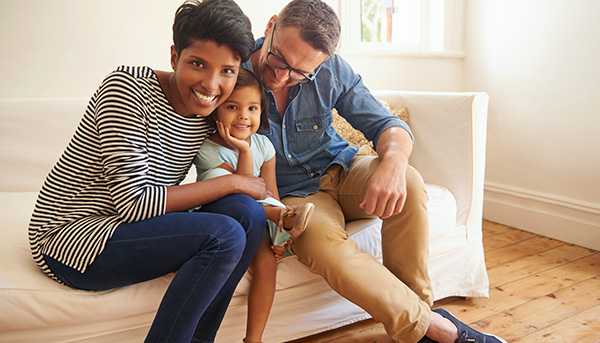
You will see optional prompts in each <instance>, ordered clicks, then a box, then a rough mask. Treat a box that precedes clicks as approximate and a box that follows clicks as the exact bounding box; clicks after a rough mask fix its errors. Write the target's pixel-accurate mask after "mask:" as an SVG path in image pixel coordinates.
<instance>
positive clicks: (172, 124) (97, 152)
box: [29, 66, 213, 282]
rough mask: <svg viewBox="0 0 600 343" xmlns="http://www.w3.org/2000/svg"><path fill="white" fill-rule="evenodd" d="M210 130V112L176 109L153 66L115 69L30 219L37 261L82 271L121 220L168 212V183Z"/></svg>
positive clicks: (183, 171)
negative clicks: (200, 113) (187, 113)
mask: <svg viewBox="0 0 600 343" xmlns="http://www.w3.org/2000/svg"><path fill="white" fill-rule="evenodd" d="M212 132H213V129H212V128H211V126H210V124H209V123H208V121H207V120H206V119H205V118H202V117H183V116H181V115H179V114H177V113H175V111H174V110H173V107H171V105H170V104H169V103H168V101H167V98H166V97H165V94H164V92H163V91H162V89H161V87H160V84H159V82H158V78H157V76H156V74H155V73H154V71H153V70H152V69H150V68H148V67H127V66H121V67H119V68H117V70H115V71H114V72H112V73H111V74H110V75H108V76H107V77H106V79H105V80H104V81H103V82H102V85H101V86H100V88H99V89H98V90H97V91H96V92H95V93H94V95H93V96H92V98H91V100H90V102H89V104H88V106H87V109H86V111H85V114H84V115H83V118H82V120H81V122H80V123H79V125H78V127H77V130H76V132H75V134H74V135H73V137H72V138H71V141H70V142H69V144H68V146H67V147H66V149H65V151H64V152H63V153H62V156H61V157H60V159H59V160H58V162H57V163H56V164H55V165H54V167H53V168H52V170H51V171H50V173H49V174H48V176H47V177H46V180H45V182H44V185H43V186H42V190H41V192H40V194H39V196H38V199H37V202H36V205H35V208H34V211H33V215H32V218H31V222H30V223H29V242H30V247H31V251H32V254H33V259H34V260H35V262H36V263H37V264H38V266H39V267H40V268H41V269H42V271H44V272H45V273H46V274H48V275H49V276H50V277H52V278H54V279H55V280H57V281H59V282H60V280H59V279H58V278H57V277H56V276H55V275H53V274H52V272H51V271H50V269H49V268H48V266H47V265H46V263H45V262H44V259H43V258H42V254H46V255H48V256H50V257H52V258H54V259H56V260H58V261H60V262H62V263H64V264H66V265H68V266H70V267H72V268H75V269H77V270H79V271H80V272H84V271H85V270H86V268H87V267H88V266H89V265H90V264H91V263H92V262H93V261H94V259H95V258H96V257H97V256H98V255H99V254H100V253H101V252H102V250H103V249H104V246H105V244H106V242H107V241H108V239H109V238H110V237H111V235H112V234H113V232H114V231H115V228H116V227H117V226H118V225H119V224H121V223H131V222H136V221H140V220H144V219H148V218H151V217H155V216H159V215H162V214H164V213H165V207H166V197H167V190H166V187H167V186H172V185H176V184H178V183H180V182H181V181H182V180H183V179H184V178H185V175H186V173H187V171H188V169H189V168H190V166H191V163H192V159H193V158H194V155H195V154H196V153H197V152H198V149H199V148H200V145H202V143H203V141H204V139H205V138H206V137H207V136H208V135H209V134H211V133H212Z"/></svg>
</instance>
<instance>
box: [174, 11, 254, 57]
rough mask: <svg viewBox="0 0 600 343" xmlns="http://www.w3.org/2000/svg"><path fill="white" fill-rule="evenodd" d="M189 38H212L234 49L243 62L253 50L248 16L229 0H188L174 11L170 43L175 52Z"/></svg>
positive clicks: (185, 44) (184, 45) (252, 37)
mask: <svg viewBox="0 0 600 343" xmlns="http://www.w3.org/2000/svg"><path fill="white" fill-rule="evenodd" d="M192 40H212V41H215V42H217V43H218V44H222V45H226V46H228V47H229V48H231V49H232V50H233V51H234V52H236V53H237V54H238V55H239V57H240V58H241V60H242V62H244V61H246V60H247V59H248V58H249V57H250V54H251V53H252V51H254V46H255V43H254V35H253V34H252V25H251V24H250V19H248V17H247V16H246V15H245V14H244V12H242V10H241V9H240V7H239V6H238V5H237V4H236V3H235V2H234V1H232V0H204V1H200V0H188V1H186V2H184V3H183V5H181V6H179V8H178V9H177V12H175V21H174V23H173V44H174V45H175V50H176V51H177V54H179V53H181V51H182V50H183V49H185V48H187V47H188V46H189V45H190V44H191V43H192Z"/></svg>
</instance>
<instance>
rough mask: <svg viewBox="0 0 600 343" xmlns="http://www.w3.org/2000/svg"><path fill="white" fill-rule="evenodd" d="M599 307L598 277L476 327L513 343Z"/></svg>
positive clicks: (536, 300)
mask: <svg viewBox="0 0 600 343" xmlns="http://www.w3.org/2000/svg"><path fill="white" fill-rule="evenodd" d="M595 306H600V277H598V276H595V277H593V278H591V279H588V280H586V281H583V282H580V283H577V284H575V285H573V286H570V287H566V288H563V289H560V290H558V291H556V292H554V293H551V294H548V295H547V296H544V297H539V298H536V299H534V300H531V301H529V302H527V303H525V304H522V305H519V306H516V307H513V308H511V309H509V310H506V311H503V312H501V313H498V314H495V315H493V316H490V317H487V318H484V319H481V320H479V321H477V322H475V323H473V326H474V327H475V328H477V329H480V330H483V331H487V332H493V333H494V334H497V335H499V336H501V337H503V338H504V339H505V340H507V341H509V342H512V341H514V340H516V339H519V338H522V337H524V336H527V335H530V334H532V333H534V332H536V331H539V330H542V329H545V328H548V327H550V326H551V325H553V324H556V323H558V322H561V321H563V320H565V319H567V318H569V317H572V316H574V315H577V314H578V313H580V312H583V311H586V310H589V309H591V308H593V307H595Z"/></svg>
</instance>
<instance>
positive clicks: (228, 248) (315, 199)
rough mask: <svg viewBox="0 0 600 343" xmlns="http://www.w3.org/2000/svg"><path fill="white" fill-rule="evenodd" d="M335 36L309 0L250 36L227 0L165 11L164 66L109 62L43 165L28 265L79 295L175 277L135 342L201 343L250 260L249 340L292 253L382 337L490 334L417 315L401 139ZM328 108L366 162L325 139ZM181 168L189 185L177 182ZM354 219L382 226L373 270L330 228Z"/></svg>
mask: <svg viewBox="0 0 600 343" xmlns="http://www.w3.org/2000/svg"><path fill="white" fill-rule="evenodd" d="M339 37H340V24H339V20H338V18H337V16H336V14H335V13H334V11H333V10H332V9H331V8H330V7H329V6H328V5H327V4H325V3H324V2H322V1H320V0H294V1H291V2H290V3H289V4H288V5H287V6H286V7H285V8H284V9H283V10H282V11H281V12H280V13H279V14H278V15H274V16H273V17H271V19H270V20H269V22H268V24H267V27H266V29H265V37H264V38H261V39H258V40H256V41H255V40H254V37H253V35H252V32H251V25H250V21H249V19H248V18H247V17H246V16H245V15H244V13H243V12H242V11H241V9H240V8H239V7H238V5H237V4H235V2H233V1H232V0H204V1H197V0H196V1H187V2H185V3H184V4H183V5H181V6H180V7H179V8H178V10H177V12H176V15H175V21H174V24H173V45H172V46H171V66H172V68H173V70H172V71H159V70H154V69H151V68H149V67H142V66H133V67H127V66H121V67H118V68H117V69H116V70H115V71H114V72H112V73H110V74H109V75H108V76H107V77H106V78H105V79H104V80H103V82H102V83H101V85H100V87H99V88H98V90H97V91H96V92H95V93H94V95H93V96H92V98H91V99H90V102H89V105H88V107H87V110H86V112H85V114H84V115H83V118H82V119H81V121H80V123H79V125H78V127H77V130H76V132H75V134H74V135H73V137H72V139H71V140H70V142H69V144H68V146H67V147H66V148H65V150H64V151H63V153H62V155H61V157H60V159H59V160H58V162H57V163H56V164H55V166H54V167H53V168H52V170H51V171H50V173H49V174H48V176H47V178H46V180H45V182H44V184H43V186H42V189H41V192H40V194H39V197H38V199H37V202H36V205H35V208H34V210H33V215H32V218H31V222H30V225H29V241H30V246H31V251H32V254H33V259H34V260H35V262H36V263H37V265H38V266H39V268H40V269H41V271H42V272H44V273H45V274H46V275H47V276H48V277H50V278H52V279H54V280H55V281H56V282H59V283H62V284H65V285H67V286H69V287H72V288H77V289H83V290H89V291H100V290H107V289H112V288H116V287H122V286H126V285H130V284H134V283H139V282H142V281H146V280H150V279H153V278H157V277H159V276H162V275H164V274H167V273H171V272H176V274H175V277H174V278H173V280H172V282H171V284H170V286H169V287H168V289H167V291H166V293H165V295H164V297H163V298H162V301H161V304H160V306H159V308H158V311H157V313H156V316H155V317H154V320H153V322H152V325H151V327H150V330H149V332H148V334H147V337H146V342H213V341H214V340H215V336H216V334H217V330H218V329H219V325H220V323H221V321H222V319H223V317H224V315H225V311H226V309H227V307H228V305H229V302H230V300H231V297H232V295H233V292H234V290H235V288H236V286H237V284H238V282H239V281H240V279H241V277H242V276H243V274H244V273H245V272H246V270H247V269H248V268H250V269H251V270H252V273H253V275H254V278H253V280H252V284H251V287H250V293H249V298H248V307H249V309H248V318H247V328H246V337H245V339H244V341H245V342H247V343H250V342H260V341H261V339H262V336H263V331H264V329H265V326H266V323H267V320H268V317H269V312H270V309H271V305H272V303H273V299H274V294H275V278H276V276H275V273H276V269H277V262H278V260H279V259H281V258H282V257H285V256H287V255H289V254H295V255H296V256H297V257H298V259H299V260H300V261H301V262H302V263H303V264H305V265H306V266H308V267H309V268H310V270H311V271H312V272H314V273H317V274H319V275H321V276H322V277H323V278H324V279H325V280H326V281H327V282H328V284H329V285H330V286H331V287H332V288H333V289H334V290H335V291H337V292H338V293H339V294H341V295H342V296H344V297H345V298H347V299H348V300H350V301H352V302H353V303H355V304H357V305H358V306H360V307H362V308H363V309H365V310H366V311H367V312H368V313H369V314H370V315H371V316H372V317H373V318H374V319H375V320H376V321H379V322H382V323H383V324H384V327H385V330H386V332H387V334H388V335H389V339H390V341H399V342H442V343H450V342H487V343H490V342H502V341H503V340H502V339H500V338H497V337H495V336H492V335H488V334H483V333H480V332H478V331H476V330H474V329H472V328H470V327H469V326H467V325H465V324H464V323H462V322H460V321H459V320H458V319H457V318H456V317H454V316H453V315H452V314H450V313H449V312H447V311H445V310H443V309H434V310H432V309H431V306H432V304H433V297H432V292H431V281H430V279H429V274H428V267H427V256H428V251H429V250H428V230H429V227H428V221H427V212H426V201H427V194H426V192H425V188H424V183H423V180H422V178H421V176H420V175H419V173H418V171H417V170H415V169H414V168H412V167H411V166H410V165H409V164H408V158H409V156H410V154H411V150H412V145H413V135H412V133H411V130H410V128H409V127H408V125H407V124H406V123H405V122H404V121H402V120H401V119H399V118H397V117H395V116H393V115H391V114H390V112H389V111H388V110H387V109H386V108H385V107H384V106H383V105H382V104H381V103H379V101H378V100H376V99H375V98H374V97H373V96H372V95H371V93H370V92H369V90H368V89H367V88H366V87H365V85H364V84H363V82H362V80H361V77H360V76H359V75H358V74H356V73H355V72H354V71H353V70H352V68H351V67H350V66H349V64H348V63H347V62H345V61H344V60H343V59H342V58H341V57H340V56H338V55H336V54H335V49H336V47H337V45H338V42H339ZM263 87H264V88H263ZM333 109H336V110H337V111H338V112H339V113H340V115H342V116H343V117H344V118H345V119H346V120H347V121H348V122H349V123H350V124H351V125H352V126H353V127H355V128H357V129H359V130H360V131H362V132H363V133H364V135H365V136H366V137H367V138H368V139H369V140H370V141H372V142H373V144H374V147H375V150H376V152H377V155H376V156H372V155H368V154H364V153H363V152H362V151H359V150H358V149H357V148H356V147H354V146H351V145H349V144H348V143H347V142H346V141H345V140H343V139H342V138H341V137H340V136H339V135H338V134H337V133H336V131H335V130H334V129H333V128H332V126H331V123H332V110H333ZM192 164H195V166H196V168H197V170H198V180H197V181H196V182H193V183H190V184H183V185H180V183H181V181H182V180H183V179H184V178H185V176H186V174H187V172H188V170H189V168H190V167H191V165H192ZM372 217H379V218H381V219H382V220H383V225H382V244H383V265H382V264H380V263H379V262H378V261H377V260H376V259H375V258H374V257H372V256H370V255H368V254H366V253H363V252H361V251H360V250H359V249H358V248H357V247H356V245H355V243H353V242H352V241H351V240H349V239H348V236H347V233H346V231H345V221H346V220H355V219H360V218H372ZM373 285H377V287H374V286H373Z"/></svg>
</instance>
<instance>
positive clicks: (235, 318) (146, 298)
mask: <svg viewBox="0 0 600 343" xmlns="http://www.w3.org/2000/svg"><path fill="white" fill-rule="evenodd" d="M377 96H378V97H379V98H381V99H384V100H386V101H387V102H388V103H390V104H391V105H392V106H393V107H398V106H406V107H407V108H408V109H409V112H410V116H411V117H410V125H411V127H412V128H413V131H414V133H415V136H416V141H417V143H416V145H415V148H414V152H413V156H412V161H411V163H412V165H413V166H415V167H416V168H417V169H418V170H419V171H420V172H421V173H422V175H423V177H424V179H425V182H426V183H427V188H428V193H429V198H430V199H429V210H428V211H429V218H430V224H431V235H430V241H431V255H430V273H431V278H432V281H433V293H434V297H435V299H441V298H445V297H448V296H466V297H482V296H487V295H488V279H487V274H486V270H485V265H484V258H483V248H482V242H481V239H482V237H481V221H482V204H483V178H484V160H485V137H486V116H487V103H488V97H487V95H486V94H485V93H420V92H399V91H382V92H377ZM86 101H87V99H37V100H36V99H24V100H15V101H6V100H0V163H1V165H2V173H1V174H0V203H1V204H2V206H1V209H0V222H1V223H2V227H1V234H0V261H1V262H0V263H1V266H2V267H1V271H0V342H14V343H18V342H34V341H35V342H141V341H142V339H143V337H144V335H145V333H146V332H147V330H148V327H149V324H150V322H151V320H152V318H153V316H154V312H155V311H156V308H157V307H158V304H159V301H160V299H161V297H162V295H163V293H164V291H165V289H166V287H167V286H168V284H169V281H170V278H171V276H170V275H166V276H164V277H161V278H158V279H155V280H151V281H148V282H144V283H141V284H137V285H133V286H129V287H124V288H121V289H115V290H111V291H106V292H85V291H79V290H73V289H69V288H68V287H65V286H61V285H59V284H57V283H55V282H54V281H52V280H51V279H49V278H47V277H46V276H44V275H43V274H42V273H41V272H39V271H38V269H37V267H36V266H35V264H34V263H33V261H32V259H31V257H30V253H29V247H28V243H27V224H28V221H29V216H30V214H31V210H32V207H33V204H34V202H35V199H36V196H37V193H36V192H37V191H38V190H39V188H40V186H41V184H42V182H43V178H44V176H45V175H46V174H47V172H48V171H49V169H50V168H51V166H52V164H53V163H54V161H56V160H57V158H58V156H59V154H60V153H61V151H62V149H63V148H64V146H65V145H66V143H67V141H68V139H69V138H70V136H71V134H72V133H73V131H74V128H75V126H76V125H77V122H78V120H79V118H80V116H81V114H82V113H83V111H84V108H85V106H86ZM379 227H380V223H379V221H378V220H363V221H359V222H353V223H349V225H348V230H349V231H351V232H352V234H351V239H353V240H355V241H357V242H358V244H359V246H360V247H361V249H363V250H365V251H368V252H369V253H371V254H373V255H374V256H376V257H377V258H378V259H380V260H381V248H380V239H381V236H380V232H379V231H380V230H379ZM247 290H248V275H246V277H245V278H244V279H243V280H242V282H241V283H240V285H239V286H238V288H237V290H236V294H235V296H234V298H233V299H232V302H231V306H230V308H229V310H228V312H227V315H226V317H225V320H224V322H223V324H222V326H221V330H220V332H219V335H218V338H217V342H241V339H242V337H243V335H244V326H245V315H246V306H245V305H246V296H245V294H246V293H247ZM368 317H369V316H368V315H367V314H366V313H365V312H364V311H362V310H361V309H360V308H358V307H357V306H355V305H353V304H351V303H350V302H348V301H346V300H345V299H343V298H341V297H340V296H338V295H337V294H336V293H335V292H333V291H332V290H331V289H330V288H329V287H328V285H327V284H326V283H325V282H324V281H323V280H322V279H321V278H320V277H319V276H317V275H314V274H312V273H310V272H309V271H308V270H307V268H306V267H304V266H303V265H302V264H300V263H299V262H298V261H297V260H296V258H295V257H290V258H287V259H285V260H284V261H283V262H282V263H281V264H280V265H279V273H278V284H277V294H276V297H275V304H274V307H273V312H272V315H271V320H270V321H269V324H268V327H267V330H266V334H265V337H264V338H265V341H267V342H282V341H286V340H290V339H295V338H299V337H304V336H307V335H310V334H314V333H317V332H321V331H325V330H329V329H333V328H336V327H340V326H343V325H346V324H349V323H352V322H356V321H359V320H362V319H366V318H368Z"/></svg>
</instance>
